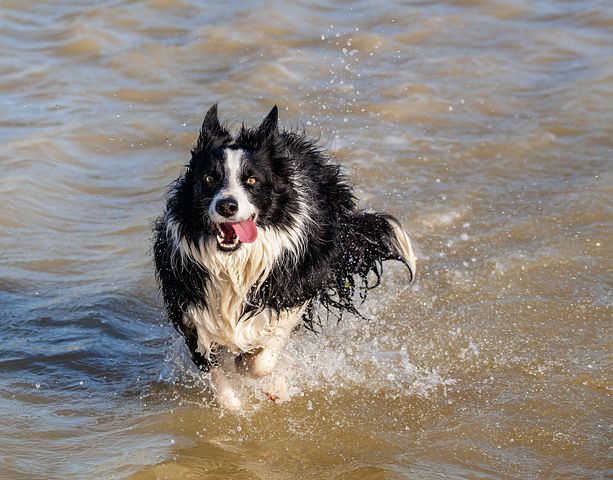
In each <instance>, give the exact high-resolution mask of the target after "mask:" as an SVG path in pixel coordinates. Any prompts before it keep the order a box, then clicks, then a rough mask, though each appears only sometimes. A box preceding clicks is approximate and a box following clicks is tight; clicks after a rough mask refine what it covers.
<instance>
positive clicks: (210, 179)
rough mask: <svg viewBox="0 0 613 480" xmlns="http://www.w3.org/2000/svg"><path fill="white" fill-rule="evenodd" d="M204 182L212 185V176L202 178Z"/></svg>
mask: <svg viewBox="0 0 613 480" xmlns="http://www.w3.org/2000/svg"><path fill="white" fill-rule="evenodd" d="M204 181H205V182H206V183H213V182H214V181H215V179H214V178H213V175H207V176H206V177H204Z"/></svg>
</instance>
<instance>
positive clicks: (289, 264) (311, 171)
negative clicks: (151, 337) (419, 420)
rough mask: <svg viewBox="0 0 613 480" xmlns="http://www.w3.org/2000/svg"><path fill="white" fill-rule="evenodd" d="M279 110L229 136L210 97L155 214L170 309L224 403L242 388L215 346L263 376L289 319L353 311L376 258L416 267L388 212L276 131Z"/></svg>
mask: <svg viewBox="0 0 613 480" xmlns="http://www.w3.org/2000/svg"><path fill="white" fill-rule="evenodd" d="M277 118H278V110H277V107H276V106H275V107H274V108H273V109H272V110H271V112H270V113H269V114H268V115H267V116H266V117H265V118H264V120H263V121H262V123H261V125H260V126H259V127H257V128H247V127H245V125H243V126H242V128H241V129H240V130H239V131H238V132H237V133H235V134H234V135H233V134H232V133H231V132H230V130H229V129H228V128H227V127H226V126H225V125H222V124H220V123H219V119H218V116H217V105H213V106H212V107H211V108H210V109H209V111H208V112H207V114H206V116H205V118H204V122H203V124H202V129H201V131H200V135H199V137H198V140H197V142H196V145H195V147H194V149H193V151H192V152H191V160H190V162H189V165H187V166H186V170H185V171H184V173H183V174H182V175H181V176H180V177H179V178H178V179H177V180H176V181H175V182H174V183H173V184H172V186H171V189H170V191H169V193H168V197H167V204H166V209H165V211H164V213H163V214H162V215H161V216H160V217H159V218H158V219H157V221H156V222H155V225H154V245H153V253H154V261H155V268H156V272H157V277H158V281H159V284H160V287H161V291H162V294H163V297H164V302H165V305H166V309H167V311H168V315H169V317H170V320H171V321H172V323H173V324H174V326H175V327H176V328H177V330H178V331H179V332H180V333H181V334H183V336H184V337H185V340H186V342H187V345H188V347H189V350H190V352H191V355H192V359H193V361H194V362H195V363H196V365H197V366H198V367H199V368H200V369H202V370H204V371H207V370H210V371H211V380H212V384H213V387H214V390H216V393H217V398H218V400H219V401H220V403H221V404H222V405H224V406H226V407H230V408H238V407H240V399H239V398H238V396H237V395H236V394H235V392H234V391H233V389H232V388H231V387H230V385H229V383H228V381H227V378H226V377H225V375H224V374H223V373H222V371H221V369H220V367H219V365H220V358H221V356H220V354H221V353H222V352H226V353H229V354H232V355H234V356H235V357H236V364H237V366H242V367H243V369H244V370H246V371H247V372H249V373H250V374H251V375H252V376H255V377H259V376H264V375H268V374H270V373H271V372H272V371H273V369H274V367H275V364H276V362H277V359H278V357H279V353H280V351H281V349H282V348H283V346H284V345H285V343H286V341H287V339H288V337H289V335H290V333H291V331H292V330H293V329H294V328H296V327H297V326H298V325H299V324H301V323H302V324H304V325H305V326H306V327H307V328H309V329H314V328H315V327H316V326H318V325H321V320H320V317H319V314H318V312H326V311H327V312H328V313H329V312H331V311H332V312H333V313H334V314H336V315H337V317H338V318H340V316H341V315H342V313H343V312H351V313H353V314H358V315H359V312H358V311H357V309H356V305H355V301H356V300H359V299H356V297H357V296H358V295H356V293H359V297H361V298H362V300H363V299H364V298H365V295H366V292H367V291H368V290H369V289H371V288H373V287H375V286H376V285H377V284H378V283H379V279H380V276H381V269H382V262H383V261H384V260H399V261H401V262H402V263H404V264H405V265H406V266H407V267H408V270H409V281H412V280H413V278H414V276H415V256H414V255H413V251H412V249H411V243H410V240H409V237H408V235H407V234H406V232H405V231H404V230H403V228H402V227H401V225H400V223H399V222H398V220H396V219H395V218H394V217H392V216H390V215H386V214H383V213H374V212H365V211H361V210H358V209H357V207H356V203H355V197H354V196H353V193H352V189H351V187H350V186H349V185H348V183H347V181H346V180H345V178H344V176H343V175H342V174H341V172H340V167H339V165H337V164H335V163H334V162H333V161H332V160H331V159H330V156H329V155H328V154H327V153H326V152H325V151H324V150H323V149H321V148H320V147H318V146H317V145H316V143H315V141H313V140H311V139H309V138H307V137H306V136H305V134H303V133H298V132H294V131H285V130H282V131H279V129H278V126H277ZM317 307H320V308H317ZM272 398H274V395H273V396H272Z"/></svg>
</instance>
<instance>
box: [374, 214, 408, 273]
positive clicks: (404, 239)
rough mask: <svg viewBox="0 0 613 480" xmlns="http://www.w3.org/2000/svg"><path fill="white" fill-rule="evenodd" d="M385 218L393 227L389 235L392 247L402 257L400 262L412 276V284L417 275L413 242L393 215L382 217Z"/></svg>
mask: <svg viewBox="0 0 613 480" xmlns="http://www.w3.org/2000/svg"><path fill="white" fill-rule="evenodd" d="M382 217H383V218H385V220H386V221H387V223H389V224H390V225H391V227H392V232H391V234H389V235H388V238H390V243H391V244H392V245H391V246H392V247H393V249H394V250H395V252H396V254H397V255H398V256H399V257H400V258H399V260H400V261H402V262H403V263H404V264H405V265H406V266H407V268H408V269H409V273H410V275H411V279H410V280H409V282H412V281H413V280H414V279H415V274H416V270H415V268H416V260H415V254H414V253H413V248H412V247H411V240H410V239H409V236H408V235H407V232H405V230H404V228H402V225H400V222H399V221H398V220H397V219H396V218H395V217H392V216H391V215H382Z"/></svg>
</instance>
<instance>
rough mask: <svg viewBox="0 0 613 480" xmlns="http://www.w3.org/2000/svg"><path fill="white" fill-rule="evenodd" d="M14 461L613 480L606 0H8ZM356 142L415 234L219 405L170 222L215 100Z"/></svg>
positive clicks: (6, 147) (5, 43)
mask: <svg viewBox="0 0 613 480" xmlns="http://www.w3.org/2000/svg"><path fill="white" fill-rule="evenodd" d="M2 5H3V6H2V15H0V38H2V42H0V72H1V75H0V98H1V99H2V105H3V107H4V108H3V109H2V111H1V112H0V126H1V129H0V140H1V141H0V165H1V171H0V339H1V342H2V350H1V354H0V372H1V373H2V374H1V375H0V477H2V478H7V479H9V478H10V479H13V478H15V479H17V478H28V479H37V478H40V479H42V478H45V479H47V478H58V479H59V478H62V479H65V478H126V477H130V478H136V479H149V478H212V479H214V478H220V479H222V478H244V479H252V478H253V479H255V478H262V479H276V478H279V479H284V478H337V479H354V478H363V479H379V478H387V479H396V478H398V479H400V478H410V479H424V478H471V479H472V478H605V477H607V476H608V475H610V474H611V468H612V463H611V456H610V447H611V430H612V428H611V408H612V404H611V400H610V394H611V356H610V352H611V347H612V344H611V307H612V300H613V298H612V294H611V291H612V289H611V287H612V271H611V270H612V269H611V257H612V255H613V249H612V246H611V245H612V240H613V238H612V235H611V224H612V222H611V219H612V215H611V214H612V204H611V194H612V193H613V192H612V188H611V185H613V168H612V166H611V157H612V148H613V141H612V140H611V139H612V138H613V129H612V128H611V119H612V113H613V112H612V110H613V82H612V80H613V63H611V45H612V44H613V35H612V34H611V32H612V28H613V9H612V7H611V5H610V3H609V2H606V1H582V0H567V1H547V2H545V1H543V2H527V1H523V0H495V1H479V0H456V1H449V2H419V1H415V2H400V1H398V2H392V1H389V2H381V3H380V4H377V5H373V4H372V3H371V2H359V1H358V2H332V1H319V2H303V1H291V2H257V1H249V2H240V3H238V2H237V3H235V4H231V5H228V4H224V3H223V2H218V3H211V4H209V5H204V4H203V3H202V2H196V1H192V0H152V1H139V2H124V1H106V2H77V3H74V2H17V1H5V2H3V4H2ZM214 102H219V105H220V113H221V116H222V118H226V119H229V120H230V121H231V122H233V123H234V124H235V125H240V123H241V122H242V121H243V120H245V121H246V122H250V123H255V122H258V121H260V119H261V118H262V115H264V114H265V113H266V112H268V111H269V110H270V108H271V107H272V105H273V104H275V103H276V104H277V105H279V107H280V109H281V114H280V116H281V122H282V123H283V124H284V125H285V126H287V127H289V126H293V127H295V128H306V129H307V130H308V131H309V132H310V134H312V135H313V136H317V137H319V138H321V142H322V144H323V145H325V146H327V147H329V148H331V149H333V150H334V151H335V158H336V159H337V160H338V161H339V162H340V163H342V165H343V166H344V168H345V169H346V171H347V174H348V175H349V178H350V179H351V181H352V183H353V184H355V185H356V194H357V195H358V197H359V199H360V205H361V206H363V207H364V208H376V209H380V210H384V211H387V212H389V213H392V214H394V215H396V216H397V217H398V218H400V219H401V221H402V222H403V224H404V225H405V226H406V228H407V230H409V231H410V233H411V236H412V238H413V241H414V245H415V247H416V251H417V254H418V268H419V277H418V281H417V282H416V284H415V285H414V286H408V285H407V275H406V273H405V272H403V271H402V269H401V268H400V266H397V265H391V264H390V265H388V266H387V268H386V269H385V277H384V282H383V285H382V287H381V288H380V289H379V290H378V291H376V292H373V293H374V294H373V295H371V296H370V297H369V299H368V301H367V302H366V304H365V305H364V307H363V313H364V315H365V316H366V317H368V318H369V319H370V320H369V321H364V320H362V319H359V318H350V317H347V318H345V319H344V320H343V322H341V323H340V324H339V325H336V322H334V321H331V322H330V323H329V324H328V325H327V326H325V328H324V330H323V333H321V334H320V335H318V336H314V335H313V334H311V333H309V332H306V331H305V332H299V333H298V334H297V335H296V336H295V337H294V340H293V341H292V343H291V344H290V345H289V346H288V349H287V352H286V354H285V355H284V358H283V362H285V364H286V365H287V366H290V367H292V368H291V369H288V371H291V372H293V373H291V375H289V377H290V378H288V382H289V385H290V389H291V393H292V395H293V396H292V399H291V400H290V401H289V402H286V403H284V404H281V405H274V404H272V403H270V402H269V401H268V400H266V399H265V397H264V395H263V394H262V392H261V387H262V385H261V384H258V383H257V382H251V383H249V382H247V383H246V384H245V385H244V388H245V391H246V393H247V394H248V396H249V398H250V403H249V408H248V409H247V411H246V412H245V413H244V414H242V415H235V414H230V413H228V412H224V411H222V410H220V409H219V408H218V407H217V406H216V405H215V404H214V403H212V402H211V398H210V394H209V392H208V389H207V388H206V380H205V379H203V378H201V376H200V375H198V374H197V373H196V372H194V370H193V369H192V367H191V365H190V363H189V361H188V360H186V356H185V349H184V348H183V346H182V343H181V341H180V340H177V334H176V333H175V332H174V331H173V329H172V328H171V327H170V326H169V325H168V323H167V322H166V319H165V315H164V312H163V309H162V302H161V299H160V298H159V296H158V295H157V290H156V285H155V281H154V278H153V267H152V262H151V258H150V251H149V250H150V224H151V222H152V221H153V219H154V218H155V217H156V216H157V215H158V214H159V212H160V211H161V209H162V206H163V194H164V192H165V190H166V188H167V185H168V184H169V183H170V182H171V181H172V180H173V179H174V178H176V177H177V176H178V175H179V173H180V171H181V168H182V165H183V164H185V163H186V162H187V161H188V159H189V150H190V148H191V146H192V144H193V142H194V141H195V138H196V132H197V131H198V129H199V127H200V122H201V119H202V116H203V114H204V112H205V110H206V109H207V108H208V107H209V106H210V105H211V104H212V103H214Z"/></svg>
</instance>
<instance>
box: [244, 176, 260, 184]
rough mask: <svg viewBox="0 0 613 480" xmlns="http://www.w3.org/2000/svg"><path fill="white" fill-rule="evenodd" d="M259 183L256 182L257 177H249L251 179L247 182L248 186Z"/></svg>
mask: <svg viewBox="0 0 613 480" xmlns="http://www.w3.org/2000/svg"><path fill="white" fill-rule="evenodd" d="M257 182H258V181H257V180H256V178H255V177H249V178H248V179H247V182H246V183H247V185H255V184H256V183H257Z"/></svg>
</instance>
